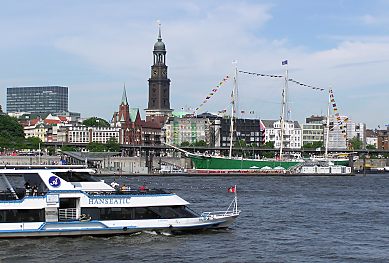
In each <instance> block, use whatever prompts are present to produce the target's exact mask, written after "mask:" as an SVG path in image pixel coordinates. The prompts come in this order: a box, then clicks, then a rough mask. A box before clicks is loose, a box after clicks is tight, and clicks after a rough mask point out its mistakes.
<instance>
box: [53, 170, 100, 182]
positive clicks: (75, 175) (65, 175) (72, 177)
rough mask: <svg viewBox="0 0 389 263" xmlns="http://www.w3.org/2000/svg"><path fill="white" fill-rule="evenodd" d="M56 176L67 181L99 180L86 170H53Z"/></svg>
mask: <svg viewBox="0 0 389 263" xmlns="http://www.w3.org/2000/svg"><path fill="white" fill-rule="evenodd" d="M53 174H55V175H56V176H59V177H61V178H62V179H63V180H65V181H68V182H98V181H99V180H98V179H97V178H95V177H93V176H91V175H90V174H89V173H88V172H73V171H67V172H53Z"/></svg>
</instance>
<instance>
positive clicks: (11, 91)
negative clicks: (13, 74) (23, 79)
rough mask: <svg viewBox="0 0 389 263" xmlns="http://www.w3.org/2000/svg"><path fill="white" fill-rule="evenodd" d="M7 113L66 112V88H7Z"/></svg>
mask: <svg viewBox="0 0 389 263" xmlns="http://www.w3.org/2000/svg"><path fill="white" fill-rule="evenodd" d="M7 112H8V113H12V112H31V113H60V112H68V87H61V86H47V87H12V88H7Z"/></svg>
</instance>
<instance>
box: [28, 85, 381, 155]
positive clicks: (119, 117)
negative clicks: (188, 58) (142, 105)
mask: <svg viewBox="0 0 389 263" xmlns="http://www.w3.org/2000/svg"><path fill="white" fill-rule="evenodd" d="M339 119H340V120H339ZM340 122H341V123H342V125H339V123H340ZM21 123H22V125H23V126H24V131H25V134H26V137H38V138H40V139H41V140H42V141H45V142H64V143H81V144H82V143H85V144H88V143H90V142H98V143H106V142H107V141H108V140H110V139H111V138H114V139H115V140H116V141H117V142H118V143H119V144H131V145H160V144H162V143H163V142H166V143H168V144H172V145H178V146H179V145H182V144H183V143H189V144H196V143H199V142H202V143H205V144H206V145H207V146H210V147H220V146H221V147H228V146H230V134H231V133H230V129H231V121H230V118H229V116H226V115H220V114H217V115H214V114H210V113H203V114H200V115H197V116H193V115H191V114H188V113H186V112H173V113H172V115H171V116H169V117H167V118H165V120H164V121H163V122H162V121H161V122H156V121H152V120H147V119H146V120H142V119H141V115H140V111H139V109H138V108H130V107H129V104H128V102H127V96H126V92H125V89H124V91H123V95H122V100H121V103H120V106H119V110H118V111H117V112H114V114H113V117H112V119H111V122H110V127H86V126H84V125H82V124H81V123H80V122H79V121H77V120H75V119H72V118H71V117H69V116H54V115H51V114H49V115H48V116H47V117H45V118H40V117H36V118H32V119H23V120H22V121H21ZM326 125H327V118H326V117H325V116H310V117H307V118H306V120H305V123H304V124H302V125H300V123H299V122H297V121H285V122H284V129H283V130H284V131H283V147H284V148H289V149H301V148H302V147H303V145H305V144H315V143H319V144H320V143H323V144H325V141H326V140H327V134H326V131H327V129H326ZM353 138H357V139H358V140H360V141H361V142H362V145H363V147H365V146H366V145H368V144H371V145H374V147H375V148H378V149H387V148H388V133H387V131H378V132H377V131H376V132H372V131H370V130H366V125H365V124H364V123H358V122H353V121H352V120H350V119H349V118H348V117H347V116H340V117H339V116H331V117H330V119H329V134H328V146H329V148H330V149H350V143H349V142H350V140H351V139H353ZM232 139H233V143H234V144H236V143H238V142H244V143H245V145H252V146H261V145H263V144H266V143H269V142H271V143H273V144H274V148H276V149H279V148H280V146H281V123H280V121H279V120H260V119H245V118H240V119H235V120H234V133H233V138H232Z"/></svg>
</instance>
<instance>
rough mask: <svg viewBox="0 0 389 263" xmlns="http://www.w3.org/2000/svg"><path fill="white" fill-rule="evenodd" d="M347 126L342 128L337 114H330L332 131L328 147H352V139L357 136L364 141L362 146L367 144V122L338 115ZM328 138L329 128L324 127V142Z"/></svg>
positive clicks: (340, 148)
mask: <svg viewBox="0 0 389 263" xmlns="http://www.w3.org/2000/svg"><path fill="white" fill-rule="evenodd" d="M338 117H339V118H340V121H341V122H342V123H343V126H344V127H345V128H340V126H339V124H338V123H339V122H338V120H337V117H336V116H330V120H329V122H330V125H329V126H330V129H329V130H330V131H329V136H328V148H329V149H332V150H346V149H351V144H350V140H351V139H353V138H357V139H358V140H360V141H361V142H362V148H364V147H365V145H366V124H364V123H356V122H353V121H352V120H351V119H350V118H349V117H348V116H338ZM326 139H327V130H326V129H324V143H326Z"/></svg>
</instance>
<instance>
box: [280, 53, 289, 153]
mask: <svg viewBox="0 0 389 263" xmlns="http://www.w3.org/2000/svg"><path fill="white" fill-rule="evenodd" d="M282 65H286V69H285V84H284V88H283V89H282V102H281V105H282V107H281V118H280V125H281V127H280V128H281V130H280V142H281V145H280V160H282V151H283V148H284V124H285V108H286V96H287V92H288V61H287V60H285V61H282Z"/></svg>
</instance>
